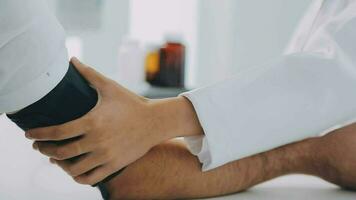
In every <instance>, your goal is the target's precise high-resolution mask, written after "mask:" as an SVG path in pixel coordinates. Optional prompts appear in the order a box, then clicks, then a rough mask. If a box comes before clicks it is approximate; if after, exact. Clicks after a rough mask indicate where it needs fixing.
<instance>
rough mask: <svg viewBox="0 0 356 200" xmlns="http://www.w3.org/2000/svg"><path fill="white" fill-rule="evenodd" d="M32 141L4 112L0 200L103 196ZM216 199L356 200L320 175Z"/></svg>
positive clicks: (0, 120)
mask: <svg viewBox="0 0 356 200" xmlns="http://www.w3.org/2000/svg"><path fill="white" fill-rule="evenodd" d="M31 146H32V143H31V142H30V141H29V140H27V139H25V137H24V136H23V132H22V131H21V130H20V129H18V128H17V127H16V126H14V125H13V124H12V123H11V122H9V120H7V119H6V118H5V116H0V157H1V159H0V200H23V199H26V200H42V199H43V200H48V199H51V200H78V199H80V200H81V199H85V200H99V199H101V197H100V194H99V192H98V191H97V189H95V188H91V187H86V186H81V185H78V184H76V183H75V182H74V181H73V180H72V179H71V178H70V177H68V175H66V174H65V173H64V172H62V171H61V170H59V169H58V168H57V167H55V166H53V165H51V164H49V162H48V159H46V158H44V157H43V156H41V155H40V154H39V153H38V152H35V151H33V150H32V147H31ZM213 199H215V200H233V199H234V200H262V199H263V200H282V199H283V200H286V199H288V200H300V199H303V200H319V199H320V200H351V199H352V200H355V199H356V193H353V192H347V191H342V190H339V189H338V188H337V187H335V186H333V185H331V184H328V183H325V182H323V181H321V180H319V179H317V178H313V177H307V176H288V177H283V178H279V179H276V180H273V181H270V182H267V183H265V184H262V185H260V186H257V187H255V188H253V189H251V190H249V191H246V192H243V193H239V194H235V195H231V196H226V197H220V198H213Z"/></svg>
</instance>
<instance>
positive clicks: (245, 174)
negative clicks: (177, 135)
mask: <svg viewBox="0 0 356 200" xmlns="http://www.w3.org/2000/svg"><path fill="white" fill-rule="evenodd" d="M355 141H356V125H351V126H348V127H345V128H342V129H339V130H337V131H334V132H332V133H331V134H329V135H327V136H325V137H322V138H314V139H308V140H304V141H301V142H297V143H293V144H290V145H286V146H283V147H280V148H277V149H274V150H271V151H268V152H265V153H261V154H258V155H255V156H252V157H248V158H245V159H242V160H239V161H235V162H232V163H229V164H227V165H224V166H222V167H219V168H217V169H215V170H212V171H209V172H205V173H204V172H202V171H201V166H200V163H199V161H198V160H197V158H196V157H195V156H192V155H191V154H190V153H189V152H188V150H187V148H186V147H185V145H184V144H183V143H181V142H179V141H170V142H166V143H163V144H161V145H158V146H156V147H154V148H153V149H152V150H151V151H150V152H149V153H148V154H146V155H145V156H144V157H143V158H141V159H139V160H138V161H136V162H135V163H133V164H132V165H130V166H128V168H127V169H126V170H125V171H124V173H123V174H122V175H120V176H118V177H116V178H115V179H113V180H112V181H110V182H109V183H107V187H108V189H109V191H110V192H111V199H177V198H179V199H181V198H184V199H191V198H203V197H212V196H220V195H225V194H229V193H235V192H240V191H243V190H246V189H248V188H250V187H252V186H255V185H256V184H259V183H262V182H265V181H267V180H270V179H273V178H276V177H279V176H282V175H287V174H294V173H301V174H309V175H314V176H318V177H321V178H323V179H325V180H327V181H329V182H332V183H335V184H337V185H340V186H341V187H344V188H348V189H356V172H355V170H354V169H355V168H356V156H355V155H354V152H355V151H356V147H355V145H354V144H355Z"/></svg>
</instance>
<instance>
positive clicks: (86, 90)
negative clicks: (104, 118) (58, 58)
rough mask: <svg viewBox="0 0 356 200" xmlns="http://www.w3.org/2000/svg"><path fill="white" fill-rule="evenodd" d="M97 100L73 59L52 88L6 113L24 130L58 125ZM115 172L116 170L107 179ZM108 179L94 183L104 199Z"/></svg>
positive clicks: (87, 109) (76, 116)
mask: <svg viewBox="0 0 356 200" xmlns="http://www.w3.org/2000/svg"><path fill="white" fill-rule="evenodd" d="M24 98H25V97H24ZM97 100H98V95H97V92H96V90H95V89H93V88H92V87H90V86H89V84H88V82H87V81H86V80H85V79H84V78H83V77H82V76H81V75H80V73H79V72H78V71H77V70H76V69H75V67H74V66H73V65H72V64H71V63H70V65H69V68H68V71H67V73H66V75H65V77H64V78H63V79H62V80H61V82H60V83H59V84H58V85H57V86H56V87H55V88H54V89H53V90H52V91H51V92H49V93H48V94H47V95H46V96H45V97H43V98H42V99H40V100H39V101H37V102H35V103H33V104H32V105H30V106H28V107H26V108H24V109H22V110H20V111H19V112H16V113H14V114H7V117H8V118H10V119H11V120H12V121H13V122H14V123H15V124H16V125H17V126H19V127H20V128H22V129H23V130H25V131H26V130H29V129H32V128H38V127H46V126H52V125H58V124H62V123H65V122H68V121H72V120H74V119H77V118H80V117H81V116H83V115H85V114H86V113H88V112H89V111H90V110H91V109H92V108H93V107H94V106H95V105H96V103H97ZM116 175H117V173H116V174H114V175H112V176H110V177H109V178H108V179H110V178H112V177H114V176H116ZM106 181H107V180H104V181H102V182H100V183H98V184H96V185H95V186H98V187H99V189H100V191H101V193H102V196H103V198H104V199H108V198H109V194H108V192H107V191H106V188H105V186H104V183H105V182H106Z"/></svg>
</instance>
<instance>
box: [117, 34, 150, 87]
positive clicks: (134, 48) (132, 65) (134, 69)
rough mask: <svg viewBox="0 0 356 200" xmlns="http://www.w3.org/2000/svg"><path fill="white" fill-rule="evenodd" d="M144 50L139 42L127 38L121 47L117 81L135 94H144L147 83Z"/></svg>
mask: <svg viewBox="0 0 356 200" xmlns="http://www.w3.org/2000/svg"><path fill="white" fill-rule="evenodd" d="M144 56H145V55H144V50H143V48H142V47H141V45H140V43H139V41H137V40H134V39H129V38H126V39H124V40H123V42H122V44H121V45H120V47H119V52H118V67H117V70H116V77H117V81H118V82H119V83H120V84H121V85H123V86H125V87H127V88H128V89H130V90H133V91H134V92H138V93H140V92H143V91H144V90H145V89H146V87H147V84H146V82H145V68H144Z"/></svg>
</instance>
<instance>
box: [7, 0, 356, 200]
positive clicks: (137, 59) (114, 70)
mask: <svg viewBox="0 0 356 200" xmlns="http://www.w3.org/2000/svg"><path fill="white" fill-rule="evenodd" d="M47 1H48V2H49V6H50V7H51V9H53V12H55V14H56V15H57V17H58V19H59V20H60V22H61V23H62V24H63V26H64V28H65V30H66V32H67V39H66V45H67V47H68V50H69V54H70V56H77V57H79V58H80V59H82V60H83V61H84V62H85V63H87V64H89V65H91V66H93V67H94V68H96V69H97V70H99V71H100V72H102V73H104V74H105V75H106V76H109V77H110V78H112V79H114V80H117V81H118V82H119V83H121V84H123V85H125V86H126V87H128V88H130V89H132V90H134V91H135V92H138V93H140V94H143V95H146V96H149V97H166V96H174V95H177V94H178V93H179V92H181V91H185V90H188V89H194V88H198V87H202V86H206V85H209V84H212V83H214V82H217V81H220V80H223V79H226V78H229V77H230V76H232V75H234V74H238V73H239V72H240V71H242V70H245V69H247V68H249V67H251V66H256V65H260V64H262V63H264V62H267V61H268V60H270V59H273V58H275V57H278V56H279V55H281V54H282V53H283V51H284V49H285V47H286V45H287V43H288V41H289V38H290V37H291V35H292V33H293V30H294V29H295V27H296V25H297V23H298V21H299V19H300V17H301V16H302V15H303V13H304V10H305V9H306V7H307V6H308V4H309V3H310V2H311V0H298V1H295V0H268V1H261V0H149V1H148V0H47ZM0 132H1V134H0V157H1V159H0V165H1V170H0V199H6V200H8V199H52V200H56V199H58V200H59V199H69V200H70V199H86V200H91V199H93V200H94V199H100V195H99V193H98V192H97V190H96V189H95V188H91V187H86V186H80V185H78V184H75V183H74V181H72V180H71V178H70V177H68V176H67V175H66V174H65V173H64V172H62V170H60V169H59V168H57V167H55V166H52V165H50V164H49V162H48V159H47V158H44V157H43V156H41V155H40V154H39V153H38V152H35V151H33V150H32V148H31V145H32V143H31V141H28V140H26V139H25V138H24V136H23V132H22V131H21V130H20V129H19V128H17V127H15V126H14V125H13V124H12V123H11V122H10V121H9V120H7V119H6V118H5V116H0ZM295 180H296V181H295V182H296V183H297V185H298V183H299V185H303V184H304V183H305V179H303V178H302V179H298V178H297V179H295ZM298 180H299V182H298ZM287 182H288V181H287ZM311 182H312V183H315V184H314V185H318V184H320V181H319V180H316V179H312V181H311ZM285 183H286V181H285V180H284V179H282V180H279V182H272V183H267V186H268V187H269V186H270V187H273V186H274V185H285ZM268 184H270V185H268ZM312 185H313V184H312ZM325 185H326V184H325V183H324V185H323V186H325ZM328 186H329V185H328ZM316 187H319V185H318V186H316ZM330 187H331V186H330ZM321 190H323V189H321ZM286 191H288V190H286ZM291 191H294V192H295V191H299V190H291ZM287 193H288V192H287ZM298 193H299V192H298ZM264 194H265V193H264ZM248 195H249V194H247V196H248ZM267 195H268V194H267ZM270 195H272V199H273V195H276V194H275V193H271V194H270ZM285 195H288V194H285ZM241 198H245V197H244V196H241ZM352 198H354V197H352ZM232 199H235V198H232Z"/></svg>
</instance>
